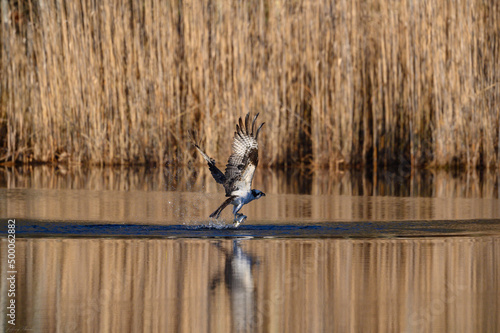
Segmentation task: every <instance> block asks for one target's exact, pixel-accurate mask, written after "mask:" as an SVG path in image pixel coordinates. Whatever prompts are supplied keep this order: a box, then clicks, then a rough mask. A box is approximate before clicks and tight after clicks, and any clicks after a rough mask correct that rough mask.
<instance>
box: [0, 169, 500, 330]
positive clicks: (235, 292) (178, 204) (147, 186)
mask: <svg viewBox="0 0 500 333" xmlns="http://www.w3.org/2000/svg"><path fill="white" fill-rule="evenodd" d="M499 180H500V177H499V175H498V174H496V173H488V172H482V173H479V172H471V173H464V174H449V173H445V172H431V171H426V172H422V173H416V174H412V173H409V172H406V171H405V170H399V171H398V172H396V173H382V174H378V175H373V174H368V173H356V172H343V173H330V172H325V171H314V172H306V171H297V170H291V171H279V172H277V171H272V170H265V169H262V170H261V169H259V170H258V172H257V174H256V178H255V180H254V187H255V188H258V189H260V190H262V191H264V192H265V193H266V197H265V198H262V199H260V200H257V201H255V202H252V203H250V204H249V205H247V206H245V207H244V208H243V210H242V212H243V213H244V214H245V215H247V216H248V220H247V221H246V222H245V223H244V224H243V225H242V226H241V227H239V228H237V229H235V228H232V227H230V226H228V225H230V222H231V217H232V216H231V212H230V209H227V211H225V212H224V214H223V215H222V220H221V221H211V220H210V219H208V215H209V214H210V213H211V212H212V211H213V210H215V209H216V208H217V207H218V205H219V204H220V203H221V202H222V201H223V200H224V193H223V191H222V189H220V188H218V187H217V186H216V185H217V184H215V182H214V181H213V180H212V179H211V176H210V174H208V173H206V172H205V170H204V168H201V167H200V168H193V169H192V170H191V171H190V170H184V169H179V170H171V169H167V168H80V167H72V168H62V167H58V168H52V167H47V166H39V167H21V168H1V169H0V219H1V221H2V224H1V227H0V233H1V235H2V237H1V238H0V243H1V244H0V262H1V264H0V272H1V276H2V279H1V281H0V287H1V288H0V307H1V308H2V309H6V308H7V306H8V304H9V302H10V300H11V299H12V297H10V296H9V288H10V287H11V286H10V284H9V283H10V282H9V280H7V278H4V277H9V276H10V275H11V274H12V273H10V272H11V270H10V269H9V267H8V266H7V261H8V239H7V234H8V228H7V221H8V220H9V219H15V225H16V243H15V246H16V247H15V251H16V252H15V260H16V263H15V273H14V274H15V277H16V286H15V289H16V290H15V301H16V325H15V326H13V325H11V324H10V323H9V322H8V320H9V318H8V317H7V316H6V314H7V310H4V311H3V312H5V313H4V314H3V315H2V318H3V319H2V320H1V321H0V331H9V330H10V331H34V332H57V331H60V332H67V331H71V332H73V331H76V332H107V331H119V332H122V331H133V332H138V331H147V332H175V331H182V332H205V331H212V332H235V331H245V332H247V331H256V332H321V331H340V332H344V331H351V332H366V331H380V332H445V331H449V332H457V331H463V332H498V331H500V319H499V318H500V304H499V303H500V278H499V276H500V200H499V191H500V190H499V184H498V182H499Z"/></svg>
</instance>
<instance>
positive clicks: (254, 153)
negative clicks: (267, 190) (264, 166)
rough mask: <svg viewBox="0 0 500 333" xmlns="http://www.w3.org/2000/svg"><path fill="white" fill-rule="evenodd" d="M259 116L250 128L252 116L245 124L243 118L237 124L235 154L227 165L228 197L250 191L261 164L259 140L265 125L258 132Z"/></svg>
mask: <svg viewBox="0 0 500 333" xmlns="http://www.w3.org/2000/svg"><path fill="white" fill-rule="evenodd" d="M258 116H259V114H258V113H257V115H256V116H255V117H254V118H253V121H252V126H251V127H250V126H249V125H250V122H249V120H250V119H249V118H250V114H247V115H246V117H245V123H244V124H243V122H242V120H241V117H240V119H239V126H238V124H236V132H235V133H234V140H233V153H232V154H231V156H230V157H229V160H228V162H227V165H226V173H225V177H226V183H225V184H224V188H225V189H226V196H231V193H233V192H235V191H238V190H240V191H250V188H251V185H252V180H253V175H254V173H255V169H256V168H257V164H258V163H259V145H258V143H257V138H258V137H259V131H260V129H261V128H262V126H263V125H264V123H262V124H260V126H259V128H257V130H256V126H255V121H256V120H257V117H258Z"/></svg>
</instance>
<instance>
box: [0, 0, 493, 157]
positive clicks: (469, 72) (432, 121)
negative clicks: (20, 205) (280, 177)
mask: <svg viewBox="0 0 500 333" xmlns="http://www.w3.org/2000/svg"><path fill="white" fill-rule="evenodd" d="M0 3H1V7H0V8H1V10H2V13H1V20H2V22H1V26H2V29H1V33H0V39H1V45H2V53H1V57H0V66H1V67H0V68H1V79H0V83H1V94H0V98H1V100H0V159H1V160H2V161H6V160H15V161H22V162H29V161H39V162H51V161H70V162H76V163H96V164H127V163H160V164H163V163H177V164H187V163H190V162H192V161H200V160H199V159H198V158H199V157H198V156H196V155H195V154H194V151H193V150H192V149H190V147H189V145H188V144H187V141H188V140H187V135H186V131H187V130H188V129H191V128H194V129H197V130H198V131H199V132H200V135H201V136H202V137H204V138H205V139H206V142H205V143H204V144H205V146H206V149H207V151H208V152H209V154H211V155H213V157H216V158H218V159H219V160H220V159H222V158H226V157H227V156H228V155H229V153H230V152H229V149H230V145H228V144H227V143H228V140H229V137H230V136H231V135H232V133H233V126H234V123H235V121H236V119H237V118H238V117H239V116H240V115H242V114H244V113H246V112H248V111H251V112H261V117H262V120H264V121H266V123H267V124H266V128H265V131H264V132H263V135H262V139H261V142H262V145H263V146H264V147H265V149H263V150H262V155H261V156H262V157H261V161H262V163H264V164H268V165H283V164H295V163H301V164H304V163H311V164H313V165H316V166H328V165H329V166H337V165H339V164H348V165H367V166H372V165H373V166H377V165H378V166H381V167H383V166H386V165H394V164H408V165H411V166H420V165H427V166H449V165H463V166H467V167H477V166H487V167H488V166H494V167H498V166H499V165H500V154H499V141H500V131H499V127H500V126H499V122H500V71H499V70H498V59H500V42H499V41H500V7H499V6H500V5H499V4H498V3H497V2H496V1H494V0H483V1H482V0H445V1H438V0H429V1H409V0H403V1H392V0H368V1H365V0H363V1H361V0H356V1H347V0H339V1H307V0H305V1H268V0H262V1H244V2H233V1H215V2H201V1H171V2H170V1H160V0H150V1H135V0H133V1H122V0H109V1H105V2H100V1H98V2H95V1H89V0H82V1H77V2H75V1H67V0H48V1H37V0H24V1H18V2H8V1H6V0H0Z"/></svg>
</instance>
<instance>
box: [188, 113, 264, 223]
mask: <svg viewBox="0 0 500 333" xmlns="http://www.w3.org/2000/svg"><path fill="white" fill-rule="evenodd" d="M258 116H259V114H258V113H257V115H256V116H255V117H254V118H253V121H252V126H251V127H250V126H249V125H250V123H249V120H250V119H249V117H250V114H247V115H246V117H245V123H244V124H243V121H242V120H241V117H240V119H239V125H238V124H236V132H234V139H233V153H232V154H231V156H230V157H229V160H228V162H227V165H226V172H225V173H222V171H220V170H219V169H218V168H217V167H216V166H215V160H214V159H213V158H210V157H208V155H207V154H205V152H203V150H201V148H200V146H199V145H198V144H196V142H195V141H194V139H192V141H193V144H194V146H195V147H196V149H198V151H199V152H200V153H201V155H202V156H203V158H204V159H205V160H206V161H207V163H208V168H209V169H210V172H211V173H212V176H213V177H214V179H215V181H216V182H217V183H219V184H222V185H223V186H224V189H225V190H226V197H228V198H227V199H226V201H224V202H223V203H222V204H221V205H220V206H219V208H217V210H216V211H215V212H213V213H212V214H211V215H210V217H212V218H216V219H218V218H219V216H220V214H221V213H222V211H223V210H224V208H226V207H227V206H228V205H229V204H232V205H233V206H234V207H233V214H234V225H235V226H236V227H237V226H239V225H240V224H241V223H242V222H243V221H244V220H245V219H246V218H247V217H246V216H245V215H243V214H241V213H238V212H239V211H240V209H241V207H243V205H246V204H247V203H249V202H250V201H252V200H255V199H259V198H260V197H262V196H265V195H266V194H265V193H263V192H261V191H259V190H255V189H251V186H252V180H253V175H254V173H255V169H256V168H257V164H258V163H259V145H258V143H257V138H258V137H259V132H260V129H261V128H262V126H264V123H262V124H260V126H259V127H258V128H257V130H256V126H255V121H256V120H257V117H258Z"/></svg>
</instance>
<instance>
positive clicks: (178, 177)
mask: <svg viewBox="0 0 500 333" xmlns="http://www.w3.org/2000/svg"><path fill="white" fill-rule="evenodd" d="M499 179H500V177H499V172H494V171H476V170H473V171H470V172H464V173H452V172H445V171H443V170H438V171H434V170H422V171H420V172H414V173H410V172H407V171H406V170H404V169H401V170H396V171H380V172H378V173H376V174H374V173H372V172H370V171H363V172H361V171H343V172H332V171H328V170H314V171H311V170H307V169H293V168H292V169H288V170H272V169H262V170H259V172H258V173H256V175H255V180H254V182H255V183H256V184H262V185H263V187H264V188H265V192H266V193H269V194H312V195H354V196H396V197H440V198H499V193H500V186H499ZM211 180H212V179H211V175H210V173H209V172H208V171H207V170H206V168H203V167H189V168H167V167H165V168H164V167H144V166H141V167H114V168H113V167H105V168H100V167H83V166H64V165H59V166H57V167H54V166H47V165H43V166H29V165H28V166H26V165H25V166H19V167H0V188H7V189H13V188H25V189H83V190H95V191H102V190H107V191H109V190H113V191H194V192H205V193H215V192H220V191H221V190H220V189H219V188H217V187H216V186H215V185H216V184H215V185H214V183H213V182H212V181H211Z"/></svg>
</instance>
